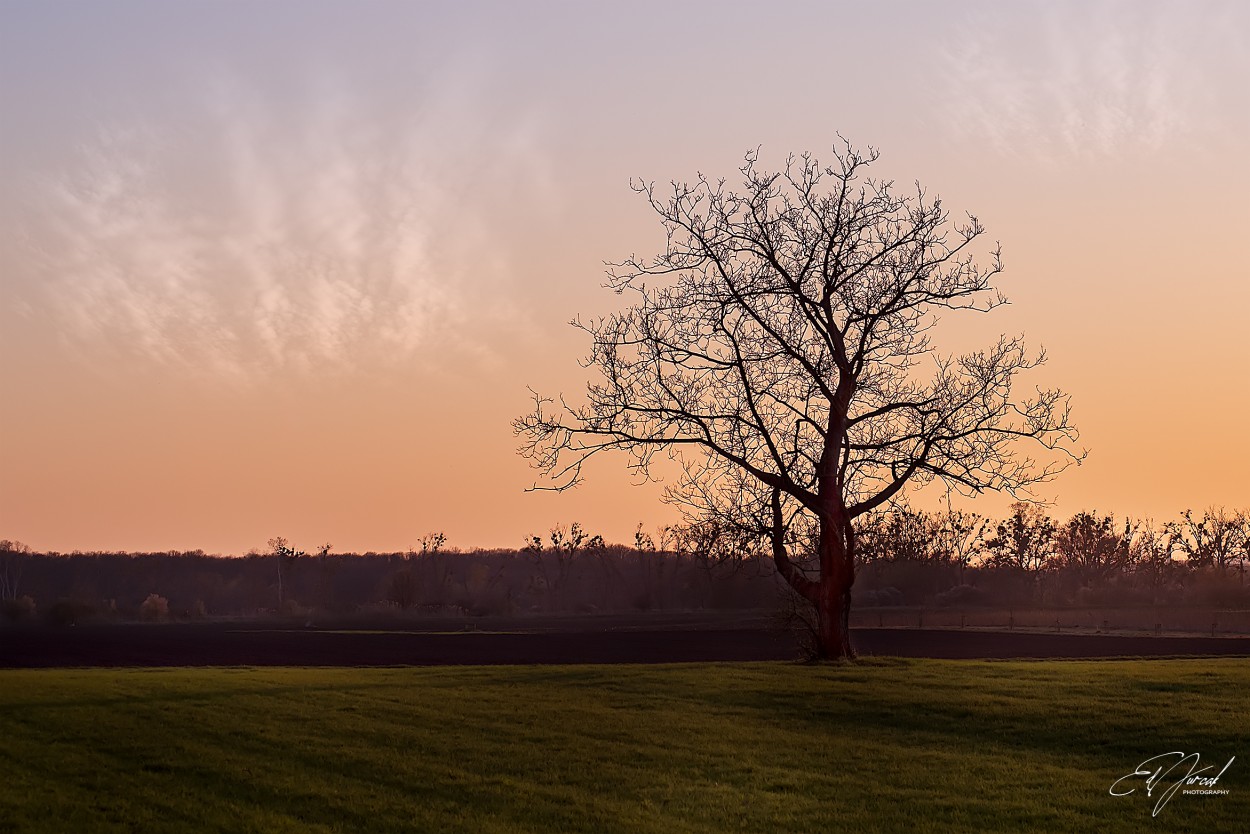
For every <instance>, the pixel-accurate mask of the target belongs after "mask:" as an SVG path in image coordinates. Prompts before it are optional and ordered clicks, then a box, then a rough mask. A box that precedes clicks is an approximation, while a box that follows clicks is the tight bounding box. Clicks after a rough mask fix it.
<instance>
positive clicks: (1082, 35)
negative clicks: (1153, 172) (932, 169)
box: [941, 2, 1250, 161]
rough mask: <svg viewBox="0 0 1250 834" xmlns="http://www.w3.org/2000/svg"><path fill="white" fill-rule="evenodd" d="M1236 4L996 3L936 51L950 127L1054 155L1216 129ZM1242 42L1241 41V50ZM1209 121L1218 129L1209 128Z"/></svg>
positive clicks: (1110, 150)
mask: <svg viewBox="0 0 1250 834" xmlns="http://www.w3.org/2000/svg"><path fill="white" fill-rule="evenodd" d="M1248 11H1250V9H1248V7H1246V6H1245V5H1244V4H1240V3H1206V4H1168V5H1157V4H1152V3H1138V2H1102V3H1079V4H1070V5H1059V4H1046V5H1043V6H1033V5H1023V4H1015V3H1012V4H995V5H994V6H993V7H991V8H987V9H984V10H983V11H982V12H980V13H977V14H975V15H972V16H969V17H968V19H967V20H966V21H965V22H964V23H963V24H962V25H960V26H959V27H958V32H959V34H958V35H957V36H956V37H955V38H954V39H953V40H952V41H951V42H950V44H949V45H948V46H947V48H946V49H945V50H944V56H943V58H944V65H945V68H946V72H945V73H944V76H943V81H942V96H941V98H942V102H943V106H944V107H945V108H946V111H947V113H948V115H949V118H950V123H951V126H952V128H953V130H954V131H955V132H956V133H958V134H960V135H962V136H965V137H969V138H976V139H977V140H980V141H984V140H988V141H989V142H990V143H991V144H992V145H993V146H994V147H995V148H997V149H998V150H999V151H1000V152H1003V153H1007V154H1019V155H1022V156H1028V157H1031V158H1034V159H1043V160H1050V161H1056V160H1061V159H1070V158H1072V157H1073V156H1074V155H1075V156H1080V157H1087V158H1103V157H1108V156H1114V155H1121V154H1136V153H1141V152H1151V151H1155V150H1158V149H1160V148H1162V147H1164V146H1165V145H1167V144H1168V143H1169V142H1172V141H1174V140H1196V139H1197V137H1200V136H1204V135H1205V136H1207V137H1211V136H1212V135H1218V134H1219V131H1218V130H1213V124H1212V123H1213V122H1216V123H1218V122H1220V121H1222V120H1225V119H1226V116H1227V112H1226V110H1225V106H1226V105H1228V104H1229V102H1228V101H1227V98H1228V97H1229V96H1231V95H1232V94H1233V93H1234V91H1236V94H1237V95H1242V94H1244V91H1242V90H1239V89H1238V88H1239V87H1241V86H1243V85H1241V84H1240V82H1237V81H1234V80H1233V79H1230V78H1229V77H1227V71H1228V69H1230V68H1231V67H1230V66H1228V65H1233V66H1235V65H1237V64H1241V65H1242V66H1243V67H1244V66H1245V63H1246V62H1245V60H1244V55H1243V54H1241V53H1240V48H1239V44H1238V42H1237V39H1238V37H1239V36H1238V35H1237V33H1238V32H1240V31H1242V30H1244V29H1245V28H1246V27H1247V26H1248V25H1250V14H1247V12H1248ZM1243 46H1244V45H1243ZM1214 127H1218V124H1216V125H1214Z"/></svg>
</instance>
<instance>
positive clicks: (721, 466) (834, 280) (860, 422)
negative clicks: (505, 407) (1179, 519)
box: [514, 144, 1083, 657]
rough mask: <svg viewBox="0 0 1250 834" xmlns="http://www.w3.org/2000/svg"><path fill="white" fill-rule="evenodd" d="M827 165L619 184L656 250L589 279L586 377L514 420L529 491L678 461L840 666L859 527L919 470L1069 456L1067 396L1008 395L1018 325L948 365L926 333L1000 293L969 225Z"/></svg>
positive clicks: (651, 472) (1022, 465)
mask: <svg viewBox="0 0 1250 834" xmlns="http://www.w3.org/2000/svg"><path fill="white" fill-rule="evenodd" d="M834 156H835V160H834V163H833V164H832V165H831V166H828V167H826V166H822V165H821V164H820V163H819V162H818V161H817V160H816V159H815V158H813V157H812V156H811V155H810V154H804V155H802V156H801V157H797V158H796V157H791V158H790V159H789V160H788V161H787V164H786V166H785V169H784V170H783V171H780V172H769V171H765V170H763V169H762V168H761V167H760V166H759V164H758V162H757V157H758V154H757V153H756V152H752V153H749V154H747V156H746V160H745V162H744V164H743V165H742V167H741V169H740V171H741V174H742V190H741V191H740V192H739V191H735V190H732V189H731V188H730V187H729V186H727V185H726V183H725V181H724V180H711V179H708V178H707V177H705V176H703V175H702V174H700V175H699V176H698V178H697V179H696V180H695V181H694V182H693V183H673V185H672V188H671V190H670V189H665V190H664V191H663V192H661V190H660V189H658V188H657V187H656V185H655V184H654V183H646V182H639V183H634V184H633V188H634V190H635V191H636V192H638V193H639V194H641V195H642V196H643V197H644V198H645V199H646V200H647V202H648V203H649V205H650V206H651V208H652V209H653V210H654V211H655V212H656V214H657V215H658V216H659V218H660V220H661V222H662V224H663V226H664V229H665V231H666V233H667V243H666V246H665V247H664V250H663V251H662V252H660V254H659V255H657V256H656V257H654V258H651V259H643V258H639V257H637V256H632V257H630V258H628V259H627V260H625V261H623V262H621V263H617V264H611V265H610V269H609V272H608V275H609V278H608V281H607V284H606V286H607V287H609V288H611V289H613V290H614V291H615V292H617V293H618V294H622V295H628V296H629V297H630V298H631V299H632V302H633V303H632V304H631V305H630V306H628V307H626V308H625V309H624V310H622V311H621V312H618V313H615V314H613V315H611V316H608V317H606V318H603V319H597V320H593V321H589V322H582V321H580V320H577V321H574V322H573V324H574V325H575V326H576V327H579V328H580V329H582V330H583V331H585V332H586V333H587V334H588V335H589V336H590V337H591V340H592V343H593V345H592V348H591V352H590V355H589V357H588V359H587V360H586V366H587V367H593V368H595V369H596V371H597V372H598V373H599V374H600V378H599V379H598V380H596V381H594V382H592V383H591V384H590V385H589V386H588V387H587V392H586V398H585V400H584V401H583V402H580V403H569V402H568V401H566V400H565V399H564V398H560V399H559V401H558V403H557V402H556V401H555V400H553V399H550V398H545V397H542V396H540V395H538V394H535V395H534V400H535V402H534V408H533V410H532V411H531V412H530V413H528V414H526V415H524V416H522V417H520V418H518V419H517V420H516V421H514V428H515V430H516V432H517V433H518V435H519V436H520V437H522V438H523V439H522V445H521V448H520V451H521V453H522V454H524V455H526V456H528V457H530V458H531V459H532V460H533V461H534V463H535V465H536V467H537V468H538V469H539V470H540V472H541V473H542V474H543V475H544V481H543V483H542V484H541V486H538V485H536V486H538V488H544V489H566V488H568V487H571V486H573V485H575V484H576V483H578V482H579V481H580V480H581V477H582V467H583V464H584V463H585V461H586V460H587V459H588V458H590V457H591V456H593V455H595V454H598V453H600V452H603V451H608V450H624V451H626V452H627V453H628V454H629V455H630V466H631V468H632V469H634V470H635V471H637V472H638V473H640V474H642V475H644V476H648V477H657V476H659V475H661V474H662V473H661V471H660V470H658V469H655V466H654V465H655V464H656V463H657V462H658V461H659V460H663V459H665V458H668V457H671V458H673V459H675V460H676V461H677V462H678V464H679V465H680V468H681V474H680V475H679V476H678V477H677V478H676V481H675V482H674V483H673V484H672V485H671V486H670V488H669V490H668V493H667V495H668V499H669V500H671V501H673V502H675V503H677V504H678V505H679V506H681V507H683V508H684V509H685V511H686V512H688V513H689V514H690V515H692V516H694V517H695V518H702V519H715V520H718V521H719V522H721V523H722V524H725V525H730V526H734V527H736V528H738V529H742V530H747V531H750V532H752V533H754V534H755V535H756V536H757V537H758V538H759V540H760V541H761V542H763V543H765V547H766V549H770V550H771V553H772V557H773V560H774V561H775V563H776V566H777V570H778V572H779V573H780V574H781V575H782V576H783V577H784V578H785V579H786V580H787V581H788V582H789V584H790V585H791V587H792V588H793V589H794V590H795V591H796V592H797V593H798V594H799V595H801V596H802V597H803V598H804V599H805V600H807V601H808V602H810V603H811V604H812V605H813V606H814V607H815V609H816V615H817V638H818V640H817V642H818V645H817V647H816V648H817V652H818V654H819V655H821V656H824V657H849V656H853V650H852V647H851V642H850V635H849V632H848V629H847V615H848V612H849V608H850V599H851V584H852V582H853V581H854V574H855V553H856V534H855V521H856V519H857V518H859V517H860V516H862V515H864V514H865V513H869V512H872V511H873V510H876V509H878V508H880V507H883V506H885V505H887V504H888V503H889V502H890V501H892V500H894V499H895V498H896V497H901V494H902V492H903V490H904V488H905V487H912V486H919V485H923V484H925V483H927V482H930V481H934V480H938V481H941V482H944V483H945V484H946V485H947V486H948V487H949V488H951V489H955V490H958V491H960V492H962V493H965V494H971V493H979V492H982V491H985V490H1006V491H1008V492H1011V493H1013V494H1014V493H1016V492H1017V491H1026V492H1027V490H1028V488H1029V487H1030V486H1032V485H1035V484H1037V483H1039V482H1043V481H1046V480H1048V479H1050V478H1052V477H1053V476H1055V475H1056V474H1057V473H1058V472H1060V471H1061V470H1063V469H1064V468H1065V467H1066V466H1067V465H1069V464H1070V463H1072V462H1074V461H1079V460H1080V458H1081V456H1082V455H1083V452H1080V451H1078V450H1076V449H1075V448H1074V442H1075V440H1076V430H1075V429H1074V427H1073V426H1072V425H1071V423H1070V422H1069V417H1068V415H1069V411H1068V399H1067V396H1066V395H1065V394H1064V393H1062V392H1061V391H1059V390H1043V389H1035V390H1033V391H1031V392H1030V393H1029V394H1028V395H1026V396H1024V397H1019V396H1016V395H1015V392H1014V391H1013V383H1014V382H1015V381H1016V378H1017V376H1018V375H1019V374H1020V373H1021V372H1023V371H1027V370H1029V369H1031V368H1034V367H1035V366H1037V365H1039V364H1041V363H1042V362H1043V361H1044V354H1043V353H1040V352H1039V353H1030V352H1029V351H1028V350H1027V348H1026V346H1025V344H1024V343H1023V340H1022V339H1021V338H1019V337H1003V338H1000V339H999V340H998V341H997V342H996V343H995V344H993V345H991V346H990V347H988V348H987V349H984V350H980V351H975V352H971V353H967V354H964V355H962V356H950V355H944V354H939V353H937V352H936V350H935V348H934V346H933V344H932V343H931V341H930V337H931V331H932V329H933V327H934V325H935V324H936V323H937V321H938V317H939V315H941V314H950V313H952V312H954V311H966V312H978V313H986V312H989V311H992V310H994V309H995V308H997V307H999V306H1000V305H1002V304H1004V303H1006V299H1005V298H1004V297H1003V296H1002V295H1001V294H1000V293H999V292H998V291H997V290H996V289H995V288H994V285H993V279H994V278H995V276H996V275H997V274H998V273H999V272H1000V270H1001V269H1002V263H1001V261H1000V258H999V252H998V249H997V247H995V248H994V249H992V250H990V251H989V253H988V265H986V266H981V265H979V264H978V263H977V261H976V259H975V258H974V253H973V250H974V248H975V245H976V244H978V243H979V241H980V239H981V238H982V237H983V235H984V228H983V227H982V225H981V223H980V221H978V220H977V219H976V218H975V217H973V216H968V217H967V219H966V220H963V221H961V222H952V221H951V219H950V216H949V213H948V211H947V210H946V208H945V207H944V206H943V205H942V203H941V201H940V200H938V199H935V198H933V197H931V196H930V195H929V194H928V193H927V192H926V191H925V190H923V189H922V188H920V187H919V186H917V187H916V188H915V190H914V191H909V192H907V193H902V192H900V191H899V190H897V189H895V187H894V185H893V183H891V182H888V181H883V180H879V179H874V178H872V177H870V176H868V174H867V169H868V168H869V167H870V166H871V165H872V164H873V163H874V162H875V161H876V160H877V153H876V151H874V150H872V149H871V148H870V149H869V150H868V151H867V152H866V153H864V152H860V151H858V150H856V149H854V148H852V147H851V146H850V145H849V144H844V146H843V147H842V148H841V149H840V150H835V152H834ZM922 365H927V366H928V371H927V372H922ZM1021 440H1025V441H1032V442H1033V443H1034V445H1035V446H1036V448H1037V449H1038V450H1040V454H1039V457H1038V458H1034V457H1032V456H1030V455H1028V454H1021V452H1020V451H1019V449H1018V446H1017V441H1021ZM662 452H666V453H667V454H660V453H662ZM657 456H658V457H657ZM809 542H810V543H812V544H811V546H812V547H813V548H814V552H804V548H806V547H807V546H808V543H809ZM801 557H807V559H808V562H807V563H806V564H807V565H809V566H810V567H808V566H805V564H804V562H802V561H800V559H801Z"/></svg>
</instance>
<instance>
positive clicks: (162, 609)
mask: <svg viewBox="0 0 1250 834" xmlns="http://www.w3.org/2000/svg"><path fill="white" fill-rule="evenodd" d="M139 619H141V620H144V621H146V622H157V621H160V620H167V619H169V600H167V599H165V598H164V597H163V596H160V595H159V594H148V598H147V599H145V600H144V601H143V604H142V605H140V606H139Z"/></svg>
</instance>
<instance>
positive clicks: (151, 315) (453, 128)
mask: <svg viewBox="0 0 1250 834" xmlns="http://www.w3.org/2000/svg"><path fill="white" fill-rule="evenodd" d="M468 93H471V91H468ZM473 101H474V98H473V96H472V95H471V94H466V90H464V89H456V90H451V91H448V92H446V93H445V94H444V95H442V96H437V97H433V98H427V99H426V100H424V101H422V102H420V106H419V107H414V108H413V110H412V111H411V113H410V114H408V115H404V114H394V113H390V114H385V116H384V117H379V116H378V114H376V113H371V112H370V110H369V107H368V106H366V102H365V101H364V100H363V99H361V98H358V97H356V96H354V95H353V94H352V91H351V90H350V89H347V88H345V87H342V86H340V87H338V88H337V89H335V88H334V87H333V86H331V85H322V86H321V87H319V88H318V89H316V90H310V91H309V96H308V102H309V103H308V104H307V106H302V107H301V106H298V105H296V106H290V105H289V103H287V102H277V101H273V100H269V99H266V98H265V97H264V96H262V95H260V94H257V93H254V92H249V91H248V90H246V89H245V88H244V87H242V86H241V85H239V84H225V83H223V84H219V85H217V86H216V88H215V89H214V90H213V91H212V92H211V93H210V94H207V95H205V96H204V97H203V103H202V105H201V106H200V107H199V109H198V112H196V113H195V114H193V117H192V118H190V119H186V120H184V121H183V122H181V123H178V124H172V123H168V122H161V121H157V120H150V121H148V122H147V123H145V124H139V125H135V124H130V125H122V126H110V127H107V128H101V129H100V130H99V132H98V133H97V134H96V135H94V136H92V137H90V138H89V139H88V140H87V141H86V142H84V143H83V144H82V146H81V148H80V152H79V155H78V158H77V160H76V161H75V163H74V164H73V165H71V166H69V168H68V169H67V170H65V171H61V172H57V173H55V174H47V173H45V174H44V175H43V176H42V178H41V179H40V180H39V182H38V185H37V187H35V188H33V189H32V190H31V192H30V194H29V204H30V205H29V209H30V210H29V212H28V213H27V219H28V220H29V223H30V229H29V236H28V237H29V239H30V240H32V241H34V242H35V244H36V245H35V246H34V247H33V248H32V249H30V250H29V251H28V252H27V253H26V254H25V255H23V256H22V257H23V258H24V259H25V261H26V263H25V264H24V265H23V266H24V267H26V269H27V270H28V271H29V272H31V273H32V274H33V275H37V276H38V278H39V283H38V288H37V289H36V290H34V291H32V292H29V293H26V297H24V298H23V299H22V301H23V303H25V304H26V305H27V306H28V307H30V308H43V309H44V310H45V311H46V312H47V313H48V314H49V316H50V317H51V319H52V320H53V321H54V322H55V323H56V325H57V326H58V328H59V329H60V330H61V331H62V334H63V335H64V337H65V340H66V341H67V342H68V343H69V344H71V345H73V346H75V347H77V348H79V349H82V350H84V351H86V352H93V353H98V352H100V351H102V349H103V348H104V347H105V346H108V347H110V348H112V349H113V350H114V351H119V352H121V353H122V354H124V355H126V356H130V357H133V358H142V359H144V360H150V361H154V362H158V363H161V364H165V365H176V366H181V367H183V368H186V369H188V370H192V371H195V372H207V373H211V374H215V375H220V376H225V377H229V378H233V379H236V380H245V381H246V380H249V379H255V378H258V377H261V376H263V375H265V374H268V373H273V372H281V373H288V372H317V373H321V372H326V371H329V372H336V371H341V370H352V369H354V368H356V367H358V366H361V365H364V364H368V365H371V366H372V365H376V364H377V363H388V362H408V361H412V360H414V358H417V357H420V356H421V355H422V354H423V353H428V352H433V351H434V350H435V349H437V351H438V352H440V353H443V354H444V355H446V354H447V353H448V352H449V351H450V352H455V351H456V349H457V348H460V349H462V350H463V351H467V352H474V351H477V350H479V349H480V345H479V344H477V343H475V337H477V336H480V335H481V334H482V333H483V332H484V331H488V330H489V329H490V328H491V327H492V326H496V327H498V326H502V325H504V324H505V323H506V322H507V321H508V319H509V317H510V316H512V315H513V314H514V312H513V311H512V310H511V309H510V308H509V306H508V302H507V295H508V293H507V292H506V289H507V284H508V281H509V274H508V265H507V263H506V259H505V257H504V254H503V252H502V251H500V249H499V248H498V247H496V248H492V247H491V246H489V245H487V241H488V240H489V239H490V234H491V229H490V225H489V224H490V221H489V217H488V214H489V212H488V211H487V210H486V208H485V207H484V205H483V204H484V202H485V201H487V200H488V199H489V198H490V196H491V195H499V194H509V193H516V192H518V191H533V190H534V189H535V188H538V189H539V190H540V191H541V180H542V174H543V169H544V163H543V160H542V159H541V154H540V153H539V152H538V151H537V150H536V149H535V147H534V145H533V144H532V143H528V142H526V141H524V139H523V138H522V139H520V140H518V141H512V142H509V141H501V137H500V136H499V135H498V134H499V131H500V130H501V129H502V130H503V131H505V132H507V131H508V130H512V129H515V130H516V131H517V132H518V135H519V136H522V137H523V136H524V125H503V126H500V125H499V124H498V123H497V122H498V119H492V118H490V117H489V116H488V115H484V114H483V113H482V112H480V111H479V110H478V109H476V108H475V107H474V103H473ZM368 104H372V105H373V106H374V107H375V108H376V102H368ZM507 138H508V137H503V139H504V140H507Z"/></svg>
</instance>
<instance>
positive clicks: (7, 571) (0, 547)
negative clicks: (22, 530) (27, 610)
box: [0, 539, 30, 600]
mask: <svg viewBox="0 0 1250 834" xmlns="http://www.w3.org/2000/svg"><path fill="white" fill-rule="evenodd" d="M29 559H30V547H28V546H27V545H24V544H22V543H21V542H18V541H10V540H9V539H2V540H0V600H16V599H17V591H18V587H19V586H20V585H21V583H22V568H23V567H24V566H25V565H26V562H27V561H29Z"/></svg>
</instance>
